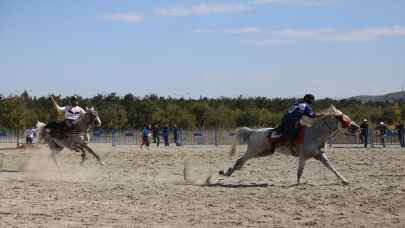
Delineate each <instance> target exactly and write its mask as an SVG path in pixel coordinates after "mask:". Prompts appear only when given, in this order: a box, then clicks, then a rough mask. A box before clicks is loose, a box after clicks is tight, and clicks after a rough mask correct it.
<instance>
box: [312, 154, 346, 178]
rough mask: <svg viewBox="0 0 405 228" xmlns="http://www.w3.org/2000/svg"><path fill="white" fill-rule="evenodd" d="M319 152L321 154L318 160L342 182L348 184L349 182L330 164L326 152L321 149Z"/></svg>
mask: <svg viewBox="0 0 405 228" xmlns="http://www.w3.org/2000/svg"><path fill="white" fill-rule="evenodd" d="M320 152H321V156H320V158H319V160H320V161H321V162H322V164H324V165H325V166H326V167H327V168H328V169H329V170H331V171H332V172H333V173H334V174H335V175H336V176H337V177H338V178H339V179H340V180H341V181H342V184H344V185H348V184H349V182H348V181H347V180H346V179H345V178H344V177H343V176H342V175H341V174H340V173H339V172H338V171H337V170H336V169H335V168H334V167H333V166H332V165H331V164H330V161H329V159H328V157H327V156H326V154H325V153H324V152H323V151H320Z"/></svg>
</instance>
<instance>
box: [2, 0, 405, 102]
mask: <svg viewBox="0 0 405 228" xmlns="http://www.w3.org/2000/svg"><path fill="white" fill-rule="evenodd" d="M403 12H405V1H401V0H386V1H379V0H369V1H365V0H364V1H363V0H357V1H356V0H352V1H349V0H240V1H236V0H235V1H233V0H232V1H228V0H222V1H219V0H217V1H213V0H205V1H197V0H189V1H168V0H157V1H141V0H136V1H135V0H132V1H126V0H100V1H90V0H88V1H74V2H72V1H58V0H55V1H46V0H43V1H34V0H26V1H22V0H21V1H2V0H0V77H1V79H2V82H1V84H0V94H3V95H9V94H16V93H17V94H18V93H21V92H22V91H24V90H28V91H29V92H30V93H31V94H33V95H38V96H42V95H48V94H50V93H55V94H62V95H64V96H69V95H72V94H79V95H82V96H93V95H96V94H98V93H109V92H117V93H118V94H120V95H124V94H126V93H133V94H135V95H138V96H143V95H146V94H150V93H157V94H159V95H161V96H172V97H179V96H185V97H199V96H200V95H202V96H208V97H219V96H228V97H235V96H238V95H244V96H266V97H293V96H302V95H303V94H305V93H308V92H311V93H314V94H315V95H316V96H317V97H332V98H344V97H349V96H353V95H359V94H383V93H386V92H393V91H399V90H400V89H401V86H402V84H403V83H405V13H403Z"/></svg>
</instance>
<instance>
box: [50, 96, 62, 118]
mask: <svg viewBox="0 0 405 228" xmlns="http://www.w3.org/2000/svg"><path fill="white" fill-rule="evenodd" d="M50 99H51V101H52V104H53V107H54V108H55V110H56V113H58V115H57V118H58V119H63V113H62V112H60V111H59V109H58V106H59V105H58V103H56V101H55V98H53V96H52V95H51V96H50Z"/></svg>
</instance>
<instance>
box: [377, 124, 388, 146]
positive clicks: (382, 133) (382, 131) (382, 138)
mask: <svg viewBox="0 0 405 228" xmlns="http://www.w3.org/2000/svg"><path fill="white" fill-rule="evenodd" d="M376 129H377V130H378V131H379V133H380V141H381V144H382V146H383V147H385V136H386V134H387V127H386V126H385V124H384V122H382V121H381V122H380V124H379V125H378V126H377V127H376Z"/></svg>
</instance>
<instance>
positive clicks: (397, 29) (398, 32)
mask: <svg viewBox="0 0 405 228" xmlns="http://www.w3.org/2000/svg"><path fill="white" fill-rule="evenodd" d="M392 36H404V37H405V27H404V26H392V27H377V28H366V29H359V30H353V31H350V32H346V33H342V34H338V35H337V36H336V41H339V42H366V41H370V40H375V39H379V38H383V37H392Z"/></svg>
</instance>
